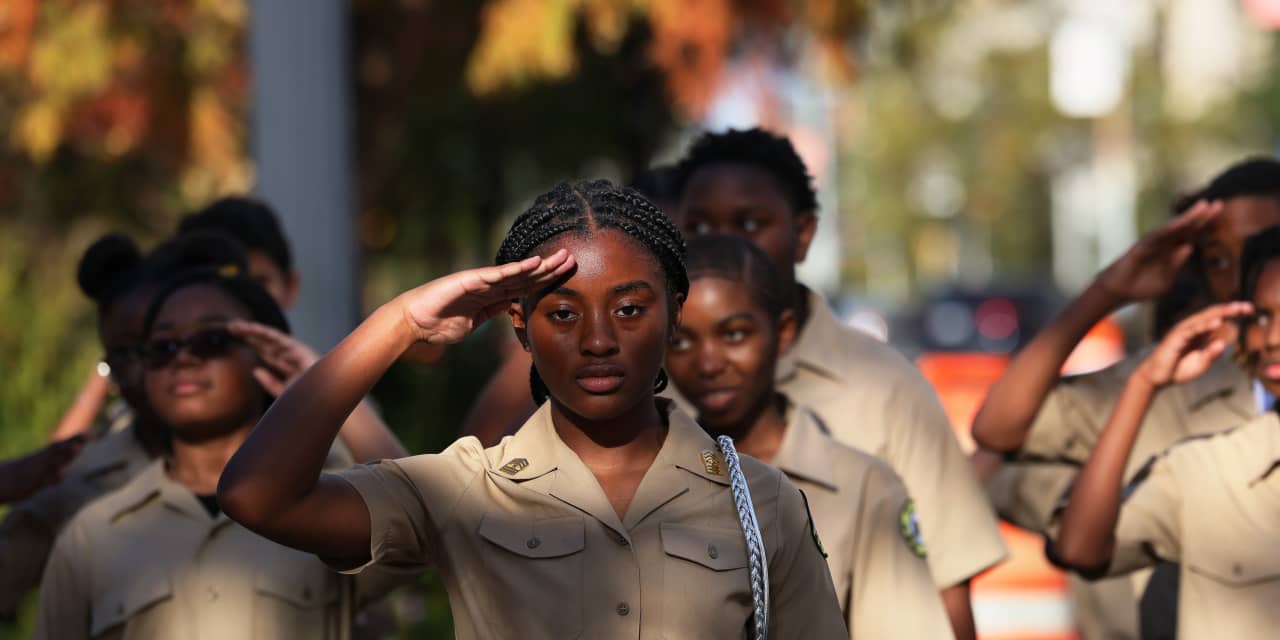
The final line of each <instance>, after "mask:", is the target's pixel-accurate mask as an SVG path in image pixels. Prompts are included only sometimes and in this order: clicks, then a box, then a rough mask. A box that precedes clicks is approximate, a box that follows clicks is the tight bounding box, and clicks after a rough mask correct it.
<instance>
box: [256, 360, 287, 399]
mask: <svg viewBox="0 0 1280 640" xmlns="http://www.w3.org/2000/svg"><path fill="white" fill-rule="evenodd" d="M253 377H254V379H255V380H257V381H258V384H260V385H262V390H263V391H266V392H267V393H269V394H271V395H273V396H276V397H280V394H282V393H284V387H285V384H284V382H283V381H281V380H280V378H277V377H276V374H274V373H272V372H271V371H270V370H269V369H267V368H266V367H258V368H256V369H254V370H253Z"/></svg>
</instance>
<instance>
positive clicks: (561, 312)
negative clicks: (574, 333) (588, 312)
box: [547, 309, 578, 322]
mask: <svg viewBox="0 0 1280 640" xmlns="http://www.w3.org/2000/svg"><path fill="white" fill-rule="evenodd" d="M547 317H549V318H551V320H553V321H555V322H570V321H572V320H573V319H575V318H577V317H578V314H576V313H574V312H573V310H572V309H556V310H554V311H552V312H551V313H548V314H547Z"/></svg>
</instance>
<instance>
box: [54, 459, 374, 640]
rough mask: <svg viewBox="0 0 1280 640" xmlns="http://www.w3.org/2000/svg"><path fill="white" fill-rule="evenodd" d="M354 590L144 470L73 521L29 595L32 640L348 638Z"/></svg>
mask: <svg viewBox="0 0 1280 640" xmlns="http://www.w3.org/2000/svg"><path fill="white" fill-rule="evenodd" d="M386 579H387V575H386V574H382V575H379V576H376V577H374V576H372V575H371V577H370V579H369V581H368V583H367V584H365V585H356V584H354V583H353V582H352V580H351V579H350V578H349V577H346V576H342V575H340V574H337V573H334V572H333V571H330V570H329V568H328V567H326V566H325V565H324V563H322V562H321V561H319V560H318V559H316V557H315V556H313V555H311V554H307V553H303V552H301V551H295V550H293V549H290V548H288V547H284V546H281V545H278V544H276V543H274V542H271V541H270V540H267V539H266V538H263V537H260V536H258V535H256V534H254V533H252V532H250V531H249V530H248V529H245V528H244V527H242V526H240V525H239V524H237V523H235V522H234V521H232V520H230V519H228V518H227V516H226V515H225V514H222V513H219V514H218V515H217V516H210V515H209V512H208V511H207V510H206V509H205V507H204V506H203V505H201V504H200V502H199V501H198V500H197V498H196V496H195V494H193V493H191V491H190V490H189V489H187V488H186V487H184V486H182V485H180V484H178V483H177V482H175V481H173V480H172V479H170V478H169V476H168V474H167V473H166V472H165V461H163V460H156V461H155V462H153V463H152V464H151V465H150V466H148V467H147V468H146V469H145V470H144V471H143V472H142V473H140V474H139V475H138V476H137V477H136V478H134V480H133V481H132V482H130V483H129V484H127V485H125V486H124V487H123V488H122V489H120V490H119V491H116V492H115V493H112V494H110V495H108V496H105V497H103V498H102V499H101V500H98V501H96V502H94V503H93V504H91V505H89V506H88V507H86V508H85V509H84V510H83V511H81V512H80V513H79V514H77V515H76V516H75V517H74V518H73V519H72V520H71V522H70V523H68V524H67V528H66V530H65V531H63V533H62V535H61V536H59V537H58V541H57V543H56V545H55V546H54V549H53V554H52V555H51V556H50V558H49V566H48V567H47V568H46V570H45V574H44V578H43V582H42V584H41V587H40V612H39V617H38V619H37V621H36V636H35V637H36V638H39V639H46V638H47V639H49V640H72V639H77V638H130V639H143V640H145V639H149V638H155V639H169V638H192V639H199V638H211V639H214V638H216V639H221V638H237V639H246V640H248V639H253V638H264V639H265V638H299V639H303V638H305V639H313V638H314V639H319V640H325V639H331V638H346V637H348V633H349V629H350V622H351V616H352V614H353V611H354V609H355V606H356V604H357V599H360V601H363V600H364V599H366V598H369V597H374V596H376V595H381V593H383V592H385V590H386V589H387V588H389V587H390V586H391V584H390V583H389V582H386Z"/></svg>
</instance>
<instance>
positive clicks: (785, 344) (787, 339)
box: [777, 309, 796, 356]
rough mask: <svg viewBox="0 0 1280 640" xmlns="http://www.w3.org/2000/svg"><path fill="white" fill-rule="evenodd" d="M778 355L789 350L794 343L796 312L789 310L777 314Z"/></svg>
mask: <svg viewBox="0 0 1280 640" xmlns="http://www.w3.org/2000/svg"><path fill="white" fill-rule="evenodd" d="M777 327H778V355H779V356H781V355H782V354H784V353H786V352H788V351H790V350H791V345H793V344H795V342H796V312H795V311H793V310H791V309H786V310H784V311H783V312H782V313H781V314H778V323H777Z"/></svg>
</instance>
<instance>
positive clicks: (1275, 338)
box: [1262, 317, 1280, 351]
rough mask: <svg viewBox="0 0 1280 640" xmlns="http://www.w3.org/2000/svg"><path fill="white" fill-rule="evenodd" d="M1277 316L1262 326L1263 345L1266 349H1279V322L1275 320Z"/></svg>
mask: <svg viewBox="0 0 1280 640" xmlns="http://www.w3.org/2000/svg"><path fill="white" fill-rule="evenodd" d="M1276 320H1277V318H1274V317H1273V318H1272V319H1271V322H1270V323H1268V324H1267V326H1266V327H1264V328H1263V332H1264V333H1263V336H1262V338H1263V347H1264V348H1265V349H1266V350H1267V351H1276V350H1277V349H1280V322H1276Z"/></svg>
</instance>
